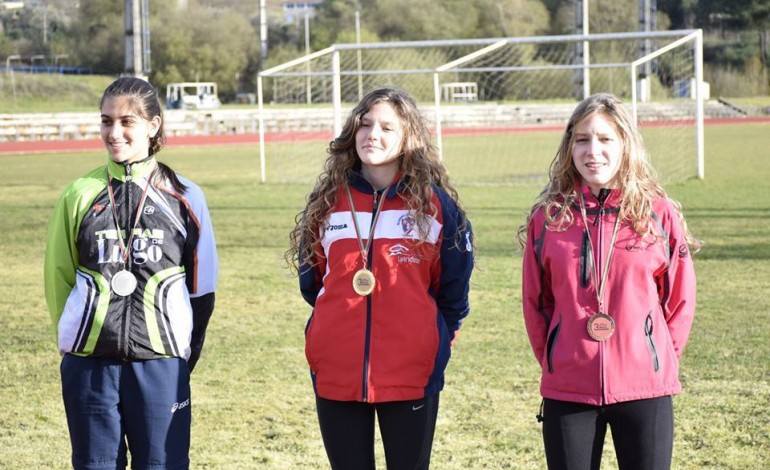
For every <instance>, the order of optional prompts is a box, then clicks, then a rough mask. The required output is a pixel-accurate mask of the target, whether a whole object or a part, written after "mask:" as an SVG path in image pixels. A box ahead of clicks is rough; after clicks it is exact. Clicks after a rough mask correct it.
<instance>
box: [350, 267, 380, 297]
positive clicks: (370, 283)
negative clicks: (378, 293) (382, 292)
mask: <svg viewBox="0 0 770 470" xmlns="http://www.w3.org/2000/svg"><path fill="white" fill-rule="evenodd" d="M374 284H375V279H374V274H372V272H371V271H369V270H368V269H366V268H362V269H359V270H358V271H356V273H355V274H354V275H353V290H354V291H356V294H358V295H369V294H371V293H372V291H373V290H374Z"/></svg>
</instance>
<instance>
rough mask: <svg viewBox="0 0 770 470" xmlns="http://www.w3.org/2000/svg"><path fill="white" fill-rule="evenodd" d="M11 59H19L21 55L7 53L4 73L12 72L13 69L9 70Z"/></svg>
mask: <svg viewBox="0 0 770 470" xmlns="http://www.w3.org/2000/svg"><path fill="white" fill-rule="evenodd" d="M12 60H21V56H20V55H9V56H8V57H7V58H6V59H5V73H6V74H10V73H12V72H13V71H12V70H11V61H12Z"/></svg>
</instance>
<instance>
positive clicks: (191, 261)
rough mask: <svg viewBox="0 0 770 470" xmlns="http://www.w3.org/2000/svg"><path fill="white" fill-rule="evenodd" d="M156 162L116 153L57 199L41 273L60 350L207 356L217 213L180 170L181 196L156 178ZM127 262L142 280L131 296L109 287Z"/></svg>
mask: <svg viewBox="0 0 770 470" xmlns="http://www.w3.org/2000/svg"><path fill="white" fill-rule="evenodd" d="M156 168H157V162H156V161H155V158H154V157H150V158H148V159H145V160H142V161H140V162H136V163H133V164H119V163H115V162H113V161H112V160H109V161H108V163H107V165H106V167H104V166H102V167H99V168H96V169H94V170H92V171H91V172H89V173H88V174H86V175H84V176H83V177H81V178H78V179H76V180H75V181H73V182H72V183H70V184H69V185H68V186H67V187H66V189H65V190H64V192H63V194H62V195H61V197H60V198H59V201H58V203H57V204H56V209H55V210H54V214H53V217H52V219H51V222H50V228H49V232H48V242H47V249H46V256H45V269H44V272H45V294H46V301H47V303H48V309H49V311H50V314H51V318H52V320H53V323H54V326H55V328H56V332H57V336H58V344H59V351H60V352H61V353H62V354H65V353H72V354H77V355H80V356H99V357H111V358H118V359H124V360H144V359H154V358H162V357H180V358H183V359H185V360H187V361H188V364H189V365H190V367H191V368H192V367H194V365H195V362H196V361H197V359H198V357H199V356H200V352H201V348H202V347H203V341H204V338H205V332H206V327H207V326H208V322H209V318H210V317H211V313H212V312H213V309H214V291H215V288H216V283H217V275H218V260H217V253H216V245H215V241H214V232H213V228H212V225H211V219H210V217H209V212H208V208H207V206H206V200H205V197H204V195H203V192H202V191H201V189H200V188H199V187H198V186H197V185H195V184H194V183H192V182H190V181H189V180H186V179H184V178H182V177H181V176H178V178H179V180H180V181H181V182H182V183H183V184H184V185H185V186H186V187H187V189H186V190H185V191H184V193H179V192H177V191H175V190H173V189H172V186H171V184H170V183H169V182H168V181H158V178H154V177H153V174H154V173H153V172H154V171H155V170H156ZM150 180H152V183H150ZM108 185H110V186H108ZM110 188H111V190H110ZM142 201H144V203H143V204H142ZM119 237H122V239H123V243H124V244H125V243H126V242H128V243H129V245H128V247H127V249H121V242H120V239H119ZM123 254H125V255H126V256H125V257H124V256H123ZM123 269H126V270H128V271H130V272H131V273H132V274H133V275H134V276H135V277H136V279H137V287H136V289H135V290H134V291H133V293H131V294H129V295H127V296H120V295H117V294H115V293H114V292H113V291H112V289H111V288H110V281H111V279H112V277H113V276H114V275H115V273H117V272H118V271H120V270H123Z"/></svg>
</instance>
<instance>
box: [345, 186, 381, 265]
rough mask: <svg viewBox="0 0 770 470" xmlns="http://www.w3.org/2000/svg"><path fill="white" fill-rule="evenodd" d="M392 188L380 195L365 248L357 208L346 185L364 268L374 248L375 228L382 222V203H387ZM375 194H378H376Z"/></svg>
mask: <svg viewBox="0 0 770 470" xmlns="http://www.w3.org/2000/svg"><path fill="white" fill-rule="evenodd" d="M389 189H390V186H388V187H387V188H385V191H383V192H382V195H380V202H379V203H378V204H377V213H376V214H374V220H373V221H372V225H371V226H370V227H369V238H367V239H366V246H364V240H363V238H361V230H359V228H358V217H357V216H356V208H355V206H354V205H353V196H352V195H351V194H350V187H349V186H348V184H347V183H345V191H347V193H348V202H350V213H351V214H352V215H353V227H355V229H356V238H357V239H358V247H359V248H360V249H361V259H362V260H363V262H364V268H365V267H366V259H367V256H368V254H369V248H370V247H371V246H372V236H373V235H374V227H376V226H377V221H378V220H380V213H381V212H382V211H381V209H382V203H383V202H385V196H386V195H387V194H388V190H389ZM375 194H377V193H376V192H375Z"/></svg>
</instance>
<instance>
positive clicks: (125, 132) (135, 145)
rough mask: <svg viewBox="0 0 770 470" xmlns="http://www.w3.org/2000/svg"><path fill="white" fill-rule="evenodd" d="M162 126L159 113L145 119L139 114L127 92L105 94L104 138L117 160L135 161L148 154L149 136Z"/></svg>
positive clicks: (115, 160)
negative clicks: (120, 94) (113, 94)
mask: <svg viewBox="0 0 770 470" xmlns="http://www.w3.org/2000/svg"><path fill="white" fill-rule="evenodd" d="M159 128H160V116H155V117H153V118H152V119H151V120H149V121H148V120H146V119H144V118H142V117H141V116H139V115H138V114H136V112H135V111H134V107H133V106H132V105H131V101H130V100H129V98H128V97H125V96H116V97H111V98H106V99H105V100H104V103H102V125H101V134H102V142H104V146H105V147H106V148H107V152H109V154H110V158H112V160H113V161H114V162H117V163H133V162H136V161H139V160H142V159H144V158H147V156H148V155H149V152H150V138H151V137H155V134H157V133H158V129H159Z"/></svg>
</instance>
